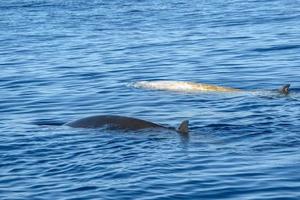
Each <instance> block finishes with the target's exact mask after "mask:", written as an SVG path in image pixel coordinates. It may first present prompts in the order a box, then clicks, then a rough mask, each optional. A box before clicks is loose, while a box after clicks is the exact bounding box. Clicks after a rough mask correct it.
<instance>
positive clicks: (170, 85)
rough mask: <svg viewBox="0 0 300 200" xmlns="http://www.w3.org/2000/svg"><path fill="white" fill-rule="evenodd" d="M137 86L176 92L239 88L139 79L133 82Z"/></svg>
mask: <svg viewBox="0 0 300 200" xmlns="http://www.w3.org/2000/svg"><path fill="white" fill-rule="evenodd" d="M133 86H134V87H137V88H147V89H156V90H169V91H176V92H235V91H241V90H239V89H235V88H230V87H222V86H217V85H210V84H204V83H194V82H188V81H139V82H136V83H134V84H133Z"/></svg>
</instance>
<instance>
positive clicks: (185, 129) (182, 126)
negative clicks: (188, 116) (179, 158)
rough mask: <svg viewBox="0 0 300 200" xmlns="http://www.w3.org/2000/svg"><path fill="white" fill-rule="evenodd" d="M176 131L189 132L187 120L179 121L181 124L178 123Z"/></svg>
mask: <svg viewBox="0 0 300 200" xmlns="http://www.w3.org/2000/svg"><path fill="white" fill-rule="evenodd" d="M177 131H178V132H179V133H183V134H187V133H189V121H188V120H184V121H183V122H181V124H180V125H179V127H178V129H177Z"/></svg>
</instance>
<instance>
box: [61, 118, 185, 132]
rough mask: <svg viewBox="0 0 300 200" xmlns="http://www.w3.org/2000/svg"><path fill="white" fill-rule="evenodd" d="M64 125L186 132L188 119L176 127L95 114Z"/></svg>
mask: <svg viewBox="0 0 300 200" xmlns="http://www.w3.org/2000/svg"><path fill="white" fill-rule="evenodd" d="M65 125H67V126H70V127H73V128H101V127H104V128H107V129H120V130H125V131H135V130H142V129H167V130H174V131H177V132H178V133H182V134H187V133H188V132H189V128H188V120H185V121H183V122H182V123H181V124H180V125H179V127H178V128H172V127H165V126H162V125H159V124H156V123H153V122H149V121H145V120H142V119H137V118H133V117H125V116H118V115H96V116H91V117H85V118H82V119H78V120H75V121H72V122H69V123H66V124H65Z"/></svg>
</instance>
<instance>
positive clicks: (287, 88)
mask: <svg viewBox="0 0 300 200" xmlns="http://www.w3.org/2000/svg"><path fill="white" fill-rule="evenodd" d="M290 86H291V84H286V85H284V86H282V88H280V89H279V92H280V93H281V94H285V95H287V94H289V92H290Z"/></svg>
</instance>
